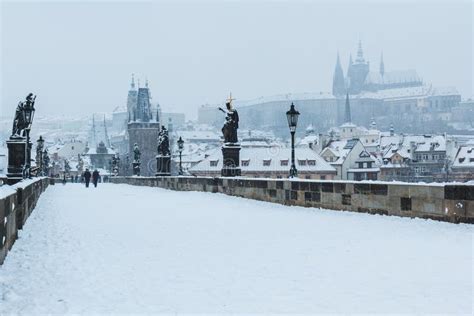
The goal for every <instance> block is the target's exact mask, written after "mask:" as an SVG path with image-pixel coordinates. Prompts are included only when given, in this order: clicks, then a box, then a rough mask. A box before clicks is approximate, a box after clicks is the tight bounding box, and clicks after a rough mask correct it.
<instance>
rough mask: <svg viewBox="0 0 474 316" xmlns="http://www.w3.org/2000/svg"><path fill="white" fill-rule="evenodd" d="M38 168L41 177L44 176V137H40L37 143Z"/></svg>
mask: <svg viewBox="0 0 474 316" xmlns="http://www.w3.org/2000/svg"><path fill="white" fill-rule="evenodd" d="M36 142H37V145H36V165H37V166H36V167H38V172H39V175H40V176H44V174H43V148H44V139H43V136H40V137H39V138H38V140H37V141H36Z"/></svg>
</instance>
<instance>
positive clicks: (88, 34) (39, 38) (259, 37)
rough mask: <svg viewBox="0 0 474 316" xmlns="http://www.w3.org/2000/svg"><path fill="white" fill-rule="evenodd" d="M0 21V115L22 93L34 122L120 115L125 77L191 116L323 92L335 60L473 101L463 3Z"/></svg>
mask: <svg viewBox="0 0 474 316" xmlns="http://www.w3.org/2000/svg"><path fill="white" fill-rule="evenodd" d="M0 10H1V50H0V53H1V68H0V69H1V82H0V83H1V84H0V86H1V90H0V93H1V104H0V110H1V112H0V115H2V116H9V115H11V116H13V111H14V108H15V106H16V104H17V103H18V101H19V100H21V99H23V98H24V97H25V96H26V94H27V93H28V92H30V91H31V92H34V93H36V94H38V100H37V115H40V114H45V115H49V114H54V113H58V112H59V111H61V112H63V113H65V114H70V115H79V114H84V115H88V114H90V113H92V112H94V111H97V112H99V111H111V110H112V109H114V108H115V107H116V106H125V102H126V96H127V91H128V87H129V82H130V76H131V73H135V74H136V77H139V78H141V82H142V85H143V84H144V81H145V78H146V77H147V78H148V80H149V82H150V88H151V89H152V90H151V91H152V95H153V97H154V100H153V101H154V102H160V104H161V105H162V107H163V108H164V110H167V111H181V112H186V114H187V115H188V117H190V116H191V117H195V116H196V113H197V108H198V106H199V105H201V104H204V103H217V102H221V101H223V100H224V99H225V98H226V96H227V95H228V93H229V91H232V93H233V95H234V96H235V97H236V98H238V99H251V98H256V97H260V96H265V95H273V94H280V93H289V92H317V91H330V90H331V85H332V75H333V69H334V64H335V60H336V53H337V51H338V50H339V52H340V54H341V61H342V66H343V68H344V71H346V68H347V62H348V58H349V53H351V52H352V54H353V56H354V55H355V54H356V49H357V42H358V39H359V38H360V39H361V40H362V43H363V48H364V53H365V56H366V58H368V59H369V60H370V62H371V69H372V70H375V69H378V65H379V59H380V53H381V51H382V50H383V54H384V61H385V69H386V71H390V70H403V69H410V68H412V69H416V70H417V71H418V73H419V75H420V76H421V77H422V78H423V79H424V80H425V82H431V83H433V84H434V85H448V86H455V87H457V88H458V90H459V91H460V92H461V94H462V96H463V98H468V97H471V96H472V95H473V90H474V89H473V80H472V74H473V73H474V70H473V62H472V53H473V24H472V17H473V6H472V2H471V1H465V0H463V1H460V0H447V1H437V2H436V1H434V2H433V1H422V2H420V1H403V2H394V1H393V2H392V1H384V3H380V2H379V1H352V2H349V1H303V0H300V1H298V0H296V1H230V2H223V1H192V2H191V1H188V2H184V1H168V2H161V1H146V2H132V1H120V2H112V1H106V2H95V1H86V2H70V1H68V2H59V1H54V2H40V1H36V2H13V1H3V2H2V5H1V6H0Z"/></svg>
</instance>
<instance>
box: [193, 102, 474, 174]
mask: <svg viewBox="0 0 474 316" xmlns="http://www.w3.org/2000/svg"><path fill="white" fill-rule="evenodd" d="M351 114H352V111H351V103H350V100H349V95H346V100H345V106H344V123H343V124H341V125H340V126H338V127H333V128H330V129H329V130H328V131H327V132H326V133H317V132H316V130H315V128H314V127H313V126H312V125H309V126H308V128H307V129H306V130H305V131H304V135H302V137H300V138H299V140H298V142H297V145H296V161H295V163H296V167H297V169H298V173H299V176H300V177H301V178H306V179H342V180H355V181H358V180H385V181H407V182H420V181H423V182H444V181H469V180H471V179H473V177H474V137H472V136H469V135H447V134H442V135H436V134H404V133H395V127H394V125H391V126H390V128H389V130H388V131H386V132H383V131H380V130H379V129H378V127H377V123H376V120H375V118H372V121H371V124H370V125H369V127H368V128H366V127H362V126H358V125H356V124H354V123H353V122H352V115H351ZM397 128H398V127H397ZM275 139H276V138H275ZM275 139H273V140H272V139H268V138H267V139H265V138H258V137H245V136H244V137H243V138H242V153H241V161H240V165H241V168H242V175H245V176H250V177H273V178H282V177H286V176H288V172H289V169H290V163H291V162H290V160H289V159H290V155H291V153H290V149H289V147H288V144H287V143H285V142H282V141H281V140H280V141H275ZM221 156H222V155H221V153H220V151H219V148H215V149H213V150H210V151H208V153H207V154H205V157H204V159H203V160H201V161H197V162H195V163H194V165H191V166H190V167H189V168H188V172H189V173H190V174H193V175H202V176H205V175H207V176H215V175H218V172H219V170H220V168H221V167H222V161H221V160H222V157H221Z"/></svg>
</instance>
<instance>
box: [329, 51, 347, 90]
mask: <svg viewBox="0 0 474 316" xmlns="http://www.w3.org/2000/svg"><path fill="white" fill-rule="evenodd" d="M344 91H345V83H344V73H343V71H342V67H341V60H340V58H339V53H337V60H336V66H335V68H334V77H333V82H332V94H333V95H344Z"/></svg>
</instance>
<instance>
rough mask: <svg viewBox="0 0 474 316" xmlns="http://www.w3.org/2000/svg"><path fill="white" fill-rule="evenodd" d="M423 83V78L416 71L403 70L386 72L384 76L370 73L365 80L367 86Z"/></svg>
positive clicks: (378, 73)
mask: <svg viewBox="0 0 474 316" xmlns="http://www.w3.org/2000/svg"><path fill="white" fill-rule="evenodd" d="M415 82H419V83H421V78H420V77H419V76H418V74H417V72H416V70H413V69H410V70H402V71H390V72H385V74H384V75H383V76H382V75H381V74H380V72H369V74H368V75H367V77H366V79H365V84H379V85H390V84H398V83H415Z"/></svg>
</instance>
